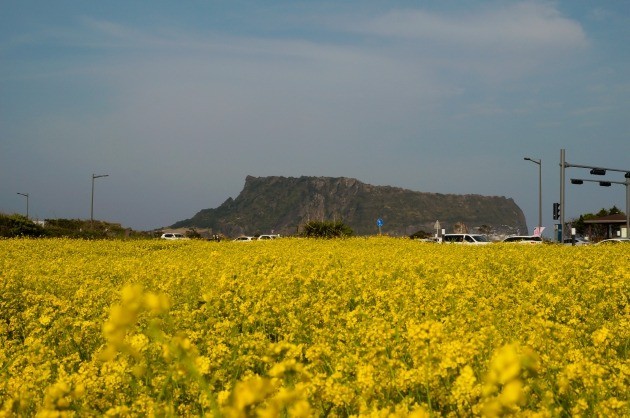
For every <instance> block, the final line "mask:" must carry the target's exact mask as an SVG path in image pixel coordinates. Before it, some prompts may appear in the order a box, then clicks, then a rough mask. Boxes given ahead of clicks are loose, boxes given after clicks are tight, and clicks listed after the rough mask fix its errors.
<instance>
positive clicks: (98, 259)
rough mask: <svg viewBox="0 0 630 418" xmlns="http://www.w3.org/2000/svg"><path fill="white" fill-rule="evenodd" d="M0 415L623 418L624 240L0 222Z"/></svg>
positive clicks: (628, 282)
mask: <svg viewBox="0 0 630 418" xmlns="http://www.w3.org/2000/svg"><path fill="white" fill-rule="evenodd" d="M0 275H1V276H0V291H1V293H0V416H2V417H5V416H6V417H11V416H16V417H18V416H19V417H21V416H40V417H64V416H77V417H78V416H121V417H123V416H138V417H140V416H158V417H163V416H213V417H214V416H216V417H249V416H261V417H265V416H267V417H276V416H290V417H293V416H296V417H298V416H299V417H307V416H316V417H317V416H320V417H323V416H330V417H350V416H373V417H390V416H392V417H393V416H401V417H402V416H413V417H429V416H445V417H472V416H525V417H565V416H584V417H590V416H600V417H617V416H618V417H624V416H625V417H627V416H630V405H629V391H628V388H629V387H630V365H629V361H628V359H629V349H630V304H629V303H628V298H629V295H630V252H628V249H627V248H625V246H623V245H617V246H585V247H570V246H569V247H567V246H558V245H542V246H526V245H518V244H517V245H509V244H493V245H489V246H479V247H473V246H455V245H435V244H426V243H419V242H414V241H411V240H408V239H395V238H386V237H371V238H352V239H345V240H306V239H292V238H286V239H280V240H274V241H266V242H251V243H237V242H221V243H215V242H203V241H192V240H191V241H179V242H165V241H157V240H155V241H78V240H66V239H41V240H29V239H11V240H0Z"/></svg>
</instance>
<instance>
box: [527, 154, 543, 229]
mask: <svg viewBox="0 0 630 418" xmlns="http://www.w3.org/2000/svg"><path fill="white" fill-rule="evenodd" d="M523 159H524V160H525V161H531V162H533V163H534V164H537V165H538V235H542V233H541V229H542V160H541V159H538V160H536V159H533V158H529V157H525V158H523Z"/></svg>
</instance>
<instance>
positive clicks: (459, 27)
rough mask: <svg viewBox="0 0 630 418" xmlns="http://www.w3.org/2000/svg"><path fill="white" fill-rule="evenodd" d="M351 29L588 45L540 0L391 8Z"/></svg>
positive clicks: (502, 43)
mask: <svg viewBox="0 0 630 418" xmlns="http://www.w3.org/2000/svg"><path fill="white" fill-rule="evenodd" d="M355 29H356V30H357V31H360V32H363V33H367V34H373V35H378V36H386V37H393V38H407V39H415V40H423V41H430V42H437V43H445V44H452V45H460V46H469V47H471V46H472V47H477V48H484V47H493V48H496V47H498V48H501V49H506V50H512V49H514V48H518V49H523V48H525V49H531V50H535V49H539V48H544V49H558V48H560V49H565V48H569V49H573V48H582V47H585V46H587V45H588V40H587V37H586V34H585V32H584V30H583V29H582V27H581V25H580V24H579V23H578V22H575V21H573V20H571V19H568V18H566V17H563V16H562V15H561V14H560V12H559V11H558V10H556V9H555V8H553V7H552V6H551V5H549V4H544V3H517V4H513V5H509V6H507V7H503V8H496V9H487V10H484V11H482V12H477V13H471V14H467V15H460V16H452V15H446V14H440V13H432V12H428V11H424V10H395V11H391V12H389V13H387V14H385V15H383V16H380V17H377V18H374V19H372V20H371V21H367V22H365V23H363V24H362V25H360V26H357V27H356V28H355Z"/></svg>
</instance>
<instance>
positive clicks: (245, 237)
mask: <svg viewBox="0 0 630 418" xmlns="http://www.w3.org/2000/svg"><path fill="white" fill-rule="evenodd" d="M255 239H256V238H254V237H250V236H247V235H241V236H240V237H238V238H235V239H234V241H239V242H249V241H254V240H255Z"/></svg>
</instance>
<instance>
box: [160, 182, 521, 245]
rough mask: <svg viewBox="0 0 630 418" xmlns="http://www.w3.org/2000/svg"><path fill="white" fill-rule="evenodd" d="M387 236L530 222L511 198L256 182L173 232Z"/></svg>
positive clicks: (330, 184)
mask: <svg viewBox="0 0 630 418" xmlns="http://www.w3.org/2000/svg"><path fill="white" fill-rule="evenodd" d="M379 218H381V219H382V220H383V222H384V225H383V227H382V232H383V233H385V234H389V235H396V236H402V235H410V234H412V233H414V232H417V231H419V230H424V231H427V232H433V231H434V225H435V222H436V220H439V222H440V225H441V228H444V229H446V230H447V232H451V231H452V229H453V227H454V225H455V224H458V223H463V224H464V225H466V227H467V228H468V229H469V231H470V232H476V231H477V228H481V227H483V228H484V229H485V230H494V231H497V232H509V231H516V230H520V231H521V233H524V232H526V231H527V225H526V223H525V216H524V215H523V212H522V211H521V209H520V208H519V207H518V206H517V205H516V203H514V201H513V200H512V199H509V198H506V197H498V196H480V195H453V194H440V193H423V192H416V191H411V190H406V189H401V188H397V187H390V186H372V185H369V184H365V183H362V182H360V181H359V180H356V179H352V178H346V177H338V178H333V177H305V176H303V177H299V178H296V177H252V176H247V178H246V179H245V187H244V188H243V191H241V193H240V194H239V195H238V197H237V198H236V199H232V198H229V199H227V200H226V201H225V202H224V203H223V204H222V205H221V206H219V207H218V208H215V209H204V210H201V211H200V212H198V213H197V214H196V215H195V216H193V217H192V218H190V219H186V220H183V221H180V222H177V223H175V224H174V225H172V227H174V228H181V227H198V228H212V230H213V232H214V233H223V234H225V235H228V236H234V235H239V234H248V235H253V234H260V233H272V232H273V233H279V234H283V235H293V234H296V233H297V232H298V231H299V230H300V227H301V226H302V225H304V224H305V223H306V222H308V221H309V220H341V221H343V222H344V223H345V224H347V225H349V226H350V227H351V228H352V229H353V230H354V232H355V234H357V235H370V234H376V233H378V227H377V226H376V220H377V219H379Z"/></svg>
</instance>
